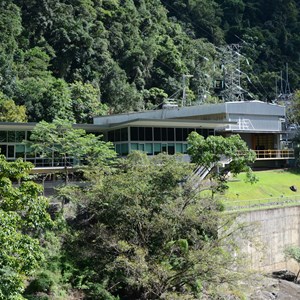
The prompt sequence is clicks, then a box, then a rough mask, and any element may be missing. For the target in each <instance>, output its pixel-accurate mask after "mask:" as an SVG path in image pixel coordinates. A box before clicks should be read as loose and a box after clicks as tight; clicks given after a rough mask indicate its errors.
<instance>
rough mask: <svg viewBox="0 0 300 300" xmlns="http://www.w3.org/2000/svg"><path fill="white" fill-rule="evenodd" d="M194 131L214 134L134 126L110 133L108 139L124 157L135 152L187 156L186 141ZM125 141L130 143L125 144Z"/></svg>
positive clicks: (212, 131) (182, 129) (201, 129)
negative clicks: (181, 154)
mask: <svg viewBox="0 0 300 300" xmlns="http://www.w3.org/2000/svg"><path fill="white" fill-rule="evenodd" d="M192 131H196V132H198V133H199V134H201V135H203V136H204V137H207V136H208V135H213V134H214V130H213V129H203V128H197V129H196V128H171V127H136V126H133V127H129V128H122V129H117V130H112V131H109V132H108V134H107V138H108V140H109V141H111V142H114V144H115V150H116V152H117V153H118V154H119V155H122V156H124V155H127V154H128V153H130V152H131V151H135V150H139V151H144V152H145V153H147V154H148V155H156V154H158V153H161V152H166V153H168V154H175V153H183V154H186V153H187V147H188V145H187V141H186V140H187V137H188V135H189V134H190V133H191V132H192ZM128 133H129V134H128ZM125 141H128V143H123V142H125ZM125 145H127V146H125Z"/></svg>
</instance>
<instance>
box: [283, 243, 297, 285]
mask: <svg viewBox="0 0 300 300" xmlns="http://www.w3.org/2000/svg"><path fill="white" fill-rule="evenodd" d="M284 255H285V257H286V258H288V259H293V260H295V261H296V262H297V263H298V265H299V266H300V248H299V247H298V246H289V247H286V248H285V249H284ZM299 274H300V267H299V271H298V273H297V275H296V277H295V282H297V280H298V277H299Z"/></svg>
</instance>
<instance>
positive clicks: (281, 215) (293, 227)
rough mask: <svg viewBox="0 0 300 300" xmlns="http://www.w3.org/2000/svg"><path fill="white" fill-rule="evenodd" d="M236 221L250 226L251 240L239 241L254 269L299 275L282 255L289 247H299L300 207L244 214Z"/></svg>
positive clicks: (291, 261)
mask: <svg viewBox="0 0 300 300" xmlns="http://www.w3.org/2000/svg"><path fill="white" fill-rule="evenodd" d="M237 219H238V221H240V222H245V223H246V224H249V225H251V226H250V227H249V231H250V236H251V237H252V240H251V241H249V240H244V241H241V248H242V250H243V251H245V252H246V253H247V256H248V257H249V260H250V263H251V266H252V268H253V269H255V270H259V271H262V272H270V271H275V270H280V269H289V270H291V271H293V272H297V271H298V269H299V266H298V264H297V263H295V262H294V261H293V260H288V261H287V260H286V259H285V257H284V253H283V251H284V249H285V247H287V246H289V245H297V246H299V247H300V206H290V207H281V208H273V209H265V210H257V211H250V212H243V213H241V214H240V215H239V216H238V217H237Z"/></svg>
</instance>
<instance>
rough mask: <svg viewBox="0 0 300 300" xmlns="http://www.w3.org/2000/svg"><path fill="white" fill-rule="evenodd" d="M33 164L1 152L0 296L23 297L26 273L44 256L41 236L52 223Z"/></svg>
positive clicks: (4, 297) (37, 264)
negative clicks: (33, 175) (31, 178)
mask: <svg viewBox="0 0 300 300" xmlns="http://www.w3.org/2000/svg"><path fill="white" fill-rule="evenodd" d="M31 168H32V165H31V164H30V163H25V162H23V161H22V160H17V161H15V162H7V161H6V160H5V157H4V156H3V155H1V156H0V170H1V171H0V195H1V196H0V198H1V203H0V228H1V230H0V253H1V254H0V266H1V268H0V273H1V276H0V299H21V293H22V291H23V289H24V280H25V279H26V276H28V275H30V274H31V273H32V272H33V271H34V270H35V269H37V268H38V266H39V265H40V262H41V260H42V259H43V254H42V251H41V247H40V243H39V239H38V237H39V236H40V234H41V233H42V232H43V231H44V230H45V229H46V228H48V227H49V226H51V225H52V221H51V219H50V216H49V214H48V213H47V208H48V201H47V200H46V199H45V198H44V197H42V196H40V194H41V187H40V186H38V185H37V184H35V183H33V182H31V181H28V172H29V170H30V169H31ZM12 180H14V181H15V180H18V181H19V185H18V186H16V185H13V183H12Z"/></svg>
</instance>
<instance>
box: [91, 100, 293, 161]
mask: <svg viewBox="0 0 300 300" xmlns="http://www.w3.org/2000/svg"><path fill="white" fill-rule="evenodd" d="M94 124H95V125H98V126H101V127H102V130H103V132H104V135H105V138H106V139H107V140H109V141H112V142H113V143H114V144H115V148H116V151H117V152H118V153H119V154H120V155H126V154H128V153H130V152H131V151H133V150H141V151H145V152H146V153H147V154H149V155H153V154H157V153H159V152H167V153H169V154H174V153H178V152H179V153H186V150H187V147H188V145H187V142H186V138H187V136H188V134H189V133H190V132H191V131H197V132H198V133H200V134H201V135H203V136H204V137H206V136H208V135H212V134H214V135H222V136H225V137H226V136H229V135H231V134H239V135H240V136H241V138H242V139H243V140H244V141H245V142H246V143H247V145H248V147H249V148H251V149H253V150H255V151H256V153H257V160H258V161H259V160H270V161H271V160H272V161H279V160H287V159H293V158H294V152H293V150H292V149H287V148H286V142H285V141H284V140H283V139H282V137H283V133H284V132H285V130H284V124H285V107H284V106H280V105H276V104H270V103H265V102H261V101H247V102H226V103H220V104H207V105H198V106H190V107H181V108H179V107H172V108H165V109H161V110H154V111H144V112H137V113H127V114H119V115H109V116H101V117H96V118H94Z"/></svg>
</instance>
